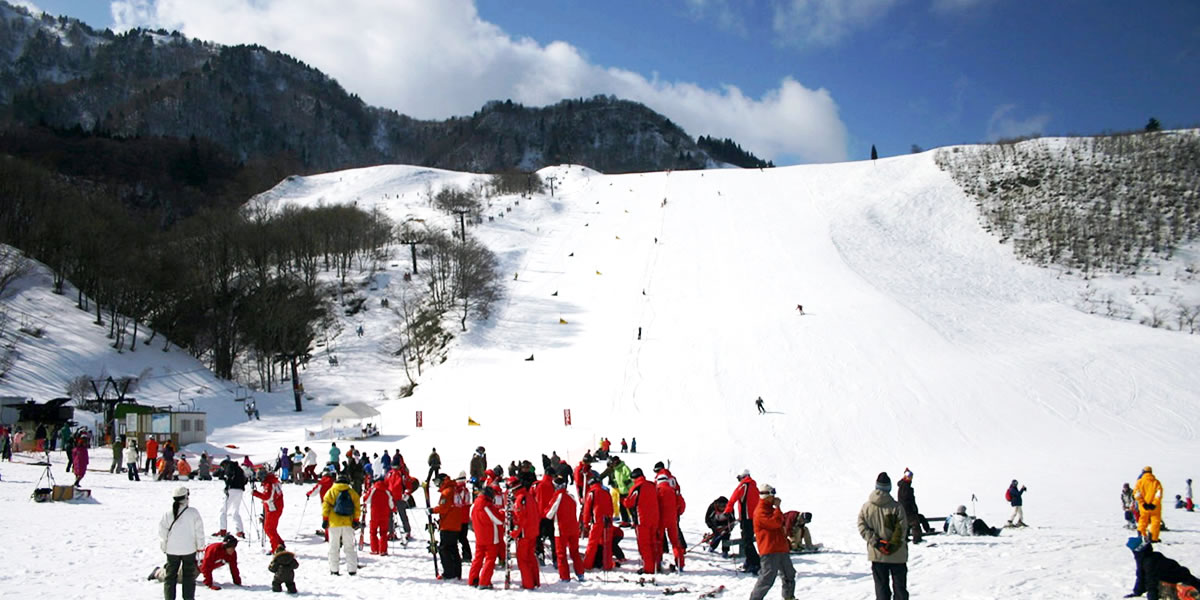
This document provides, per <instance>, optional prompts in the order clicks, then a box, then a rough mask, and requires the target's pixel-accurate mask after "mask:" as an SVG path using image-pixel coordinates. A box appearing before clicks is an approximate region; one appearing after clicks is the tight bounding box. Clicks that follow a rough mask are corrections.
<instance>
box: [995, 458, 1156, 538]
mask: <svg viewBox="0 0 1200 600" xmlns="http://www.w3.org/2000/svg"><path fill="white" fill-rule="evenodd" d="M1146 468H1147V469H1149V468H1150V467H1146ZM1159 491H1160V494H1159V495H1160V496H1161V495H1162V494H1161V491H1162V490H1161V489H1160V490H1159ZM1024 494H1025V486H1023V485H1018V484H1017V480H1016V479H1014V480H1012V483H1010V484H1009V485H1008V491H1006V492H1004V499H1005V500H1008V502H1009V504H1011V505H1012V507H1013V514H1012V516H1011V517H1009V518H1008V526H1009V527H1025V509H1024V508H1023V506H1022V505H1023V504H1024V501H1023V500H1022V499H1021V496H1022V495H1024Z"/></svg>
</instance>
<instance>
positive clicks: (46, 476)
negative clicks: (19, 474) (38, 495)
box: [33, 450, 54, 488]
mask: <svg viewBox="0 0 1200 600" xmlns="http://www.w3.org/2000/svg"><path fill="white" fill-rule="evenodd" d="M33 464H34V466H39V467H45V470H43V471H42V476H41V477H38V481H37V485H36V486H35V487H37V488H40V487H42V482H43V481H49V482H50V485H49V486H47V487H51V488H53V487H54V473H51V472H50V471H51V467H52V466H53V465H51V464H50V451H49V450H47V451H46V460H44V461H42V462H37V463H33Z"/></svg>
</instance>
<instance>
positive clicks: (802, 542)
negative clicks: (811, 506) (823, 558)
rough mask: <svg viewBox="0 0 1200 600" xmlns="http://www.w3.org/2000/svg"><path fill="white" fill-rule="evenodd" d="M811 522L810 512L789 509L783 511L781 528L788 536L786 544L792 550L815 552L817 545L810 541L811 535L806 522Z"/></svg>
mask: <svg viewBox="0 0 1200 600" xmlns="http://www.w3.org/2000/svg"><path fill="white" fill-rule="evenodd" d="M811 522H812V513H810V512H799V511H795V510H789V511H788V512H785V513H783V530H784V532H786V533H787V536H788V545H789V546H790V547H791V550H792V551H793V552H796V551H799V552H815V551H816V550H817V548H818V547H817V546H814V545H813V543H812V535H811V534H810V533H809V531H808V524H809V523H811Z"/></svg>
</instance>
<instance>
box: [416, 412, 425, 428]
mask: <svg viewBox="0 0 1200 600" xmlns="http://www.w3.org/2000/svg"><path fill="white" fill-rule="evenodd" d="M423 421H424V415H422V414H421V411H419V410H418V411H417V429H420V428H421V425H422V424H423Z"/></svg>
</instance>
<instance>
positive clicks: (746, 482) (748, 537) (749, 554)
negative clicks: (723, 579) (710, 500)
mask: <svg viewBox="0 0 1200 600" xmlns="http://www.w3.org/2000/svg"><path fill="white" fill-rule="evenodd" d="M737 480H738V485H737V487H736V488H734V490H733V493H732V494H730V496H729V504H727V505H726V506H725V514H727V515H728V514H733V507H734V506H736V507H738V524H739V525H740V526H741V530H742V556H744V557H746V559H745V562H744V563H742V570H743V571H745V572H747V573H750V574H753V575H758V569H759V565H760V560H759V557H758V549H757V548H755V543H754V511H755V509H757V508H758V484H757V483H755V481H754V479H752V478H751V477H750V470H749V469H746V470H745V471H742V474H741V475H738V477H737Z"/></svg>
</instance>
